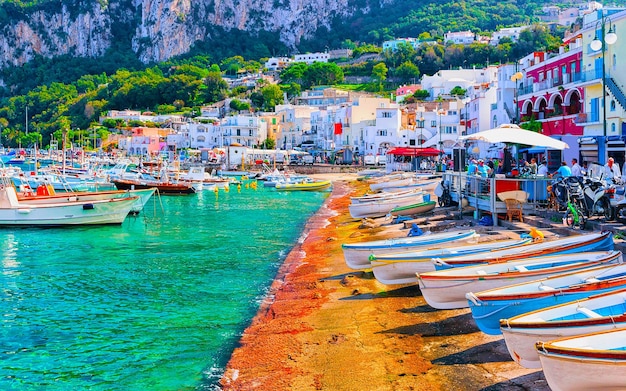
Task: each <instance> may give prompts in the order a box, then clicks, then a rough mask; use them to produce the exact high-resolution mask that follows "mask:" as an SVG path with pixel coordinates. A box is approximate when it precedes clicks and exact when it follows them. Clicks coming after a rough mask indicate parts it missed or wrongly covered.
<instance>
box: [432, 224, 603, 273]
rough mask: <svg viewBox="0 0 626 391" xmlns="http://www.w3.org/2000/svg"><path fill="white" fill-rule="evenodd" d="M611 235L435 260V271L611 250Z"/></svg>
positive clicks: (594, 234)
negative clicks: (544, 256) (557, 254)
mask: <svg viewBox="0 0 626 391" xmlns="http://www.w3.org/2000/svg"><path fill="white" fill-rule="evenodd" d="M614 245H615V244H614V242H613V233H612V232H609V231H605V232H594V233H590V234H585V235H574V236H566V237H564V238H559V239H554V240H548V241H543V242H538V243H533V244H532V245H530V246H525V247H524V248H520V249H503V250H499V251H493V252H491V253H489V254H470V255H467V256H463V257H455V258H451V259H445V258H442V259H435V260H433V262H435V269H437V270H441V269H449V268H451V267H459V266H472V265H477V264H481V263H500V262H508V261H512V260H517V259H524V258H529V257H538V256H543V255H550V254H554V253H559V254H570V253H574V252H583V251H608V250H613V247H614Z"/></svg>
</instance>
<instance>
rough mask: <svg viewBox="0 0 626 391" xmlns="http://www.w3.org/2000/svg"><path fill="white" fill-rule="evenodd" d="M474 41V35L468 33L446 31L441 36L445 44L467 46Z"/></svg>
mask: <svg viewBox="0 0 626 391" xmlns="http://www.w3.org/2000/svg"><path fill="white" fill-rule="evenodd" d="M475 40H476V34H474V33H473V32H471V31H470V30H468V31H455V32H451V31H448V32H447V33H445V34H444V35H443V41H444V42H445V43H447V42H452V43H455V44H459V45H469V44H470V43H472V42H474V41H475Z"/></svg>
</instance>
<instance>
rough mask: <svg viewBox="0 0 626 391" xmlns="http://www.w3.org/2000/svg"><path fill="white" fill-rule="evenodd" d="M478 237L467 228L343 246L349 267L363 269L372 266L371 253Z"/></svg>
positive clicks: (392, 251)
mask: <svg viewBox="0 0 626 391" xmlns="http://www.w3.org/2000/svg"><path fill="white" fill-rule="evenodd" d="M477 237H478V236H477V235H476V231H474V230H465V231H454V232H444V233H440V234H431V235H422V236H414V237H401V238H396V239H385V240H373V241H369V242H361V243H344V244H343V245H342V246H341V248H342V251H343V257H344V259H345V261H346V264H347V265H348V267H350V268H351V269H355V270H363V269H368V268H370V267H371V264H370V260H369V256H370V254H383V253H384V254H395V253H400V252H405V251H410V250H415V249H419V248H424V247H425V246H430V248H442V247H447V246H455V245H458V244H459V243H463V242H466V241H476V239H477Z"/></svg>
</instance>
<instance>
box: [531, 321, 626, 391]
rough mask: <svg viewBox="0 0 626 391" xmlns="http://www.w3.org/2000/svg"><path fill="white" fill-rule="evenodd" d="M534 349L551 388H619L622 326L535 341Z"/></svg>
mask: <svg viewBox="0 0 626 391" xmlns="http://www.w3.org/2000/svg"><path fill="white" fill-rule="evenodd" d="M535 348H536V349H537V352H538V353H539V360H540V361H541V367H542V368H543V374H544V375H545V377H546V381H547V382H548V385H549V386H550V389H552V390H553V391H588V390H623V389H624V388H625V386H626V328H619V329H614V330H608V331H602V332H596V333H589V334H583V335H578V336H574V337H565V338H560V339H557V340H553V341H548V342H544V341H537V343H536V344H535Z"/></svg>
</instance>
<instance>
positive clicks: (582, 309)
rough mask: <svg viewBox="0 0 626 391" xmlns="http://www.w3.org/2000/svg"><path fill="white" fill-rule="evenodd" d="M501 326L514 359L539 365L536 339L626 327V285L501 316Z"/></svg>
mask: <svg viewBox="0 0 626 391" xmlns="http://www.w3.org/2000/svg"><path fill="white" fill-rule="evenodd" d="M622 280H626V278H624V277H622ZM623 284H626V282H624V281H623ZM500 327H501V329H502V334H503V336H504V341H505V342H506V347H507V349H508V350H509V353H510V354H511V357H512V358H513V360H515V362H517V363H518V364H520V365H522V366H523V367H525V368H541V363H540V362H539V355H538V354H537V350H536V349H535V342H537V341H551V340H554V339H557V338H563V337H573V336H577V335H582V334H588V333H595V332H598V331H604V330H612V329H616V328H622V327H626V288H623V289H619V290H615V291H611V292H606V293H603V294H599V295H593V296H590V297H588V298H586V299H580V300H575V301H570V302H567V303H565V304H561V305H555V306H552V307H547V308H543V309H540V310H537V311H531V312H527V313H524V314H521V315H518V316H514V317H512V318H509V319H502V320H501V321H500Z"/></svg>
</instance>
